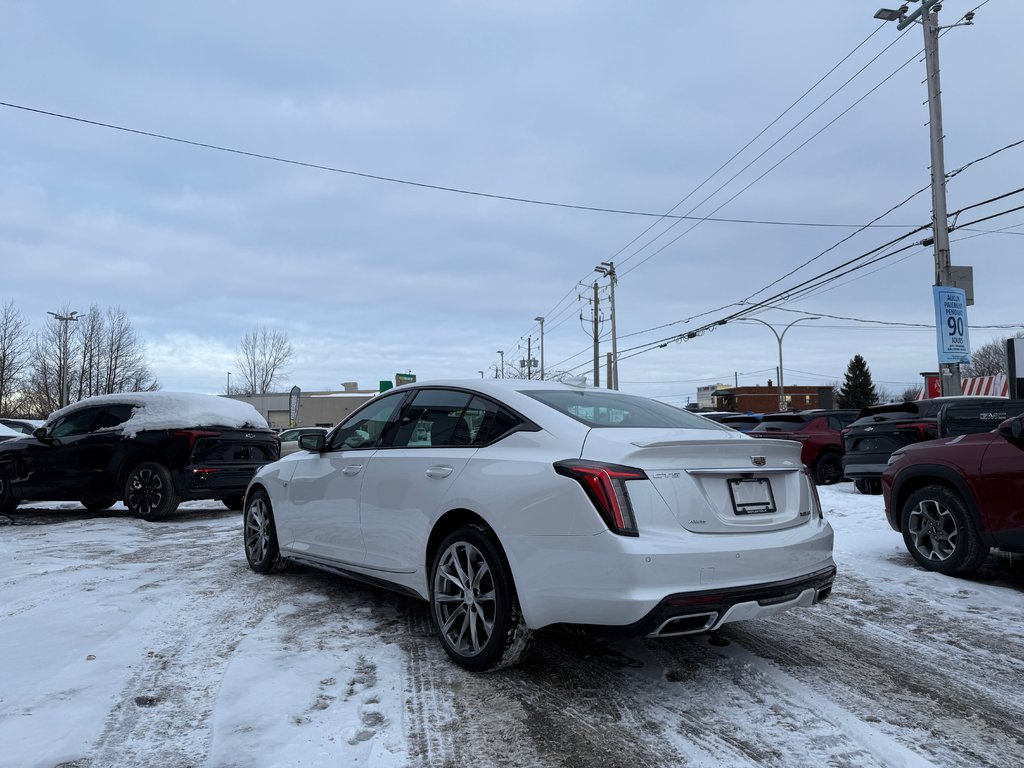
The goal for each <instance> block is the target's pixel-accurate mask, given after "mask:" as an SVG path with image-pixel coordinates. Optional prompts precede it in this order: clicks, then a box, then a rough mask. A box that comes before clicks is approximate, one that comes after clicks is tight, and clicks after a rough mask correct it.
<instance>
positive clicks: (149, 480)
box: [124, 461, 178, 520]
mask: <svg viewBox="0 0 1024 768" xmlns="http://www.w3.org/2000/svg"><path fill="white" fill-rule="evenodd" d="M124 505H125V506H126V507H128V511H129V512H131V513H132V514H133V515H135V516H136V517H140V518H142V519H143V520H159V519H161V518H164V517H167V515H169V514H171V512H173V511H174V510H175V509H177V508H178V492H177V491H176V490H175V488H174V481H173V480H172V479H171V473H170V472H168V471H167V467H165V466H164V465H163V464H157V463H156V462H155V461H146V462H143V463H142V464H139V466H137V467H136V468H135V469H133V470H132V471H131V473H130V474H129V475H128V482H126V483H125V487H124Z"/></svg>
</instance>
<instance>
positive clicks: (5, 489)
mask: <svg viewBox="0 0 1024 768" xmlns="http://www.w3.org/2000/svg"><path fill="white" fill-rule="evenodd" d="M17 508H18V500H17V499H16V498H14V492H13V491H12V490H11V481H10V480H9V479H8V476H7V472H6V470H3V469H0V515H9V514H11V512H13V511H14V510H15V509H17Z"/></svg>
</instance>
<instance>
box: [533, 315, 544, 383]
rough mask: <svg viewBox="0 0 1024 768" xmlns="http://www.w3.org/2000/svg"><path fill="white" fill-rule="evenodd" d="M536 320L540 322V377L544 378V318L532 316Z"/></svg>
mask: <svg viewBox="0 0 1024 768" xmlns="http://www.w3.org/2000/svg"><path fill="white" fill-rule="evenodd" d="M533 319H534V320H535V321H536V322H538V323H540V379H541V381H543V380H544V318H543V317H535V318H533Z"/></svg>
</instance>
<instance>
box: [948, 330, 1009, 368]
mask: <svg viewBox="0 0 1024 768" xmlns="http://www.w3.org/2000/svg"><path fill="white" fill-rule="evenodd" d="M1016 338H1018V339H1024V331H1022V332H1020V333H1018V334H1017V335H1016ZM960 373H961V375H963V376H995V375H996V374H997V373H1006V342H1005V341H1004V340H1002V339H997V340H995V341H990V342H989V343H988V344H982V345H981V346H980V347H978V348H977V349H975V350H973V351H972V352H971V362H970V365H964V366H961V368H960Z"/></svg>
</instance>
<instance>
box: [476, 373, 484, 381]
mask: <svg viewBox="0 0 1024 768" xmlns="http://www.w3.org/2000/svg"><path fill="white" fill-rule="evenodd" d="M477 373H479V374H480V378H481V379H482V378H483V377H484V372H483V371H477Z"/></svg>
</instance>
